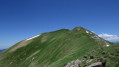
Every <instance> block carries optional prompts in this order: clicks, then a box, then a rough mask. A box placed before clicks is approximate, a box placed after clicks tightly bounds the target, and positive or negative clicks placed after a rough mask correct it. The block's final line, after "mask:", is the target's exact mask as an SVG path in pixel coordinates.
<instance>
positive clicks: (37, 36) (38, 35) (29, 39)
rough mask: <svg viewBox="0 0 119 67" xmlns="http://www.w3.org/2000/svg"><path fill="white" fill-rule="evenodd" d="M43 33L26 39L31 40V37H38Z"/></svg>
mask: <svg viewBox="0 0 119 67" xmlns="http://www.w3.org/2000/svg"><path fill="white" fill-rule="evenodd" d="M40 35H41V34H39V35H36V36H34V37H31V38H28V39H26V40H31V39H34V38H36V37H38V36H40Z"/></svg>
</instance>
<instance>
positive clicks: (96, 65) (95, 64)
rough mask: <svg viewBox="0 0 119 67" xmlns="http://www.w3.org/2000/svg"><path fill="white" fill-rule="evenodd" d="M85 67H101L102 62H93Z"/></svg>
mask: <svg viewBox="0 0 119 67" xmlns="http://www.w3.org/2000/svg"><path fill="white" fill-rule="evenodd" d="M86 67H102V62H95V63H93V64H91V65H89V66H86Z"/></svg>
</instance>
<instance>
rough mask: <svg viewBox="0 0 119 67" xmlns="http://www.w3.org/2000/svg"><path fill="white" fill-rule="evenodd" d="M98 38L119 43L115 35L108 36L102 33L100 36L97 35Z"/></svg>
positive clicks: (118, 38) (118, 37)
mask: <svg viewBox="0 0 119 67" xmlns="http://www.w3.org/2000/svg"><path fill="white" fill-rule="evenodd" d="M98 36H99V37H102V38H104V39H105V40H108V41H111V42H119V36H117V35H110V34H106V33H102V34H99V35H98Z"/></svg>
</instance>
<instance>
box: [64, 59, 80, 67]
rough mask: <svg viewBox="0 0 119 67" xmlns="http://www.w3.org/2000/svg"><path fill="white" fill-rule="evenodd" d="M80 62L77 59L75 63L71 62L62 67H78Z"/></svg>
mask: <svg viewBox="0 0 119 67" xmlns="http://www.w3.org/2000/svg"><path fill="white" fill-rule="evenodd" d="M80 63H81V61H80V60H79V59H77V60H76V61H71V62H70V63H67V65H65V66H64V67H80Z"/></svg>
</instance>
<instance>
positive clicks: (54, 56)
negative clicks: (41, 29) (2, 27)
mask: <svg viewBox="0 0 119 67" xmlns="http://www.w3.org/2000/svg"><path fill="white" fill-rule="evenodd" d="M112 46H113V45H112V43H110V42H108V41H106V40H104V39H102V38H100V37H98V36H97V35H95V34H94V33H92V32H90V31H89V30H86V29H84V28H82V27H76V28H74V29H73V30H68V29H61V30H57V31H53V32H48V33H42V34H40V35H37V36H35V37H32V38H29V39H26V40H23V41H21V42H19V43H17V44H15V45H14V46H12V47H10V48H9V49H7V50H5V51H4V52H2V53H1V54H0V67H66V66H67V63H70V62H71V61H73V60H77V59H79V60H85V61H86V60H89V59H90V56H93V57H99V58H91V59H93V61H92V62H90V63H85V61H83V62H81V63H79V64H80V65H82V66H83V65H87V66H88V65H91V64H92V63H94V62H97V61H100V58H104V57H105V56H106V59H107V60H108V63H107V66H106V67H113V66H115V67H116V65H117V64H118V60H117V59H116V58H118V56H116V57H115V55H117V54H118V48H117V47H116V48H115V47H112ZM113 48H115V49H113ZM115 50H117V51H115ZM92 51H93V52H92ZM103 51H104V52H105V53H106V54H105V55H102V52H103ZM108 52H109V53H108ZM98 53H99V54H98ZM111 53H113V54H114V58H115V59H111V58H112V56H113V55H111ZM89 54H90V55H89ZM109 55H110V56H109ZM103 56H104V57H103ZM110 57H111V58H110ZM85 58H86V59H85ZM107 60H106V61H107ZM101 62H102V61H101ZM115 62H117V64H116V63H115ZM109 63H111V64H109ZM70 66H71V65H70ZM70 66H69V67H70ZM67 67H68V66H67ZM75 67H76V66H75Z"/></svg>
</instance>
